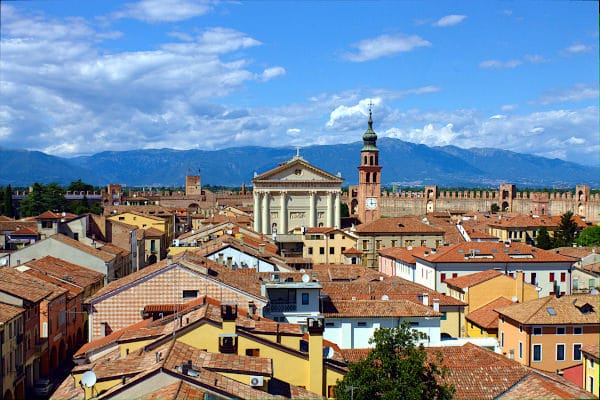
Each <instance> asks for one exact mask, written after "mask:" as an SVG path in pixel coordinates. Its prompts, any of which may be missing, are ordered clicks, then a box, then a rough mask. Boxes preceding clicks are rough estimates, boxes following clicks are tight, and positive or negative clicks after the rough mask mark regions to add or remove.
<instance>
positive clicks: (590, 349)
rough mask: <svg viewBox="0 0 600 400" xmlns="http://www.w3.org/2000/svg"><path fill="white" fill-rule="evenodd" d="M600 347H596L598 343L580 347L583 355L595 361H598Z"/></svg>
mask: <svg viewBox="0 0 600 400" xmlns="http://www.w3.org/2000/svg"><path fill="white" fill-rule="evenodd" d="M599 350H600V345H598V343H596V344H586V345H583V346H582V347H581V351H582V352H583V353H586V354H588V355H589V356H591V357H593V358H595V359H596V360H598V358H599V357H600V351H599Z"/></svg>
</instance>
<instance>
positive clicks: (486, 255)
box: [416, 242, 573, 264]
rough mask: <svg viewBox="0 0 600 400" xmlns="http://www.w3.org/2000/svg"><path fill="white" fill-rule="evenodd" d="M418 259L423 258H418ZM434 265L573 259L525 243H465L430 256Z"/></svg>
mask: <svg viewBox="0 0 600 400" xmlns="http://www.w3.org/2000/svg"><path fill="white" fill-rule="evenodd" d="M416 257H418V258H423V257H420V256H416ZM427 261H428V262H432V263H498V262H502V263H518V264H522V263H538V262H568V263H572V262H573V259H572V258H571V257H567V256H563V255H561V254H556V253H554V252H552V251H548V250H542V249H539V248H537V247H533V246H529V245H527V244H524V243H518V242H510V243H509V244H505V243H502V242H465V243H459V244H456V245H454V246H449V247H446V248H445V250H444V251H439V252H438V253H437V254H434V255H430V256H429V258H428V259H427Z"/></svg>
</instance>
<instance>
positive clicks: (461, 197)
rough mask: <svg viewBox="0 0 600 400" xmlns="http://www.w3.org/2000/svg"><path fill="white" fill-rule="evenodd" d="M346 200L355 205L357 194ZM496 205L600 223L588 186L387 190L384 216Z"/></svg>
mask: <svg viewBox="0 0 600 400" xmlns="http://www.w3.org/2000/svg"><path fill="white" fill-rule="evenodd" d="M349 193H350V194H349V195H348V194H346V195H345V196H344V197H343V199H342V200H343V201H344V202H345V203H346V204H348V206H349V207H350V204H352V201H353V200H355V199H354V197H353V191H352V190H350V191H349ZM492 204H496V205H498V207H500V209H501V210H505V211H509V212H514V213H520V214H536V215H550V216H552V215H562V214H564V213H565V212H567V211H572V212H573V213H574V214H576V215H580V216H582V217H584V218H585V219H586V221H588V222H591V223H598V222H600V194H597V193H596V194H590V188H589V186H587V185H578V186H577V187H576V189H575V191H574V192H563V193H559V192H555V193H548V192H518V191H517V188H516V186H515V185H511V184H506V185H501V186H500V188H499V190H464V191H451V190H439V189H438V187H437V186H427V187H425V189H424V190H423V191H401V192H387V191H384V192H383V193H382V196H381V215H382V216H386V217H399V216H403V215H421V214H425V213H430V212H443V211H463V212H477V211H480V212H485V211H489V210H490V209H491V207H492Z"/></svg>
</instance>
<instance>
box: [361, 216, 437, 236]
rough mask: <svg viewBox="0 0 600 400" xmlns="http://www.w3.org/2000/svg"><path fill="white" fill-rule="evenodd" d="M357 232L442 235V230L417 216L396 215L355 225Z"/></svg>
mask: <svg viewBox="0 0 600 400" xmlns="http://www.w3.org/2000/svg"><path fill="white" fill-rule="evenodd" d="M356 233H357V234H373V233H398V234H400V233H402V234H405V235H406V234H409V233H417V234H423V233H428V234H436V235H443V234H444V231H443V230H442V229H439V228H434V227H432V226H430V225H427V224H425V223H423V222H421V221H419V220H418V219H417V218H412V217H398V218H380V219H377V220H375V221H373V222H369V223H366V224H361V225H358V226H357V227H356Z"/></svg>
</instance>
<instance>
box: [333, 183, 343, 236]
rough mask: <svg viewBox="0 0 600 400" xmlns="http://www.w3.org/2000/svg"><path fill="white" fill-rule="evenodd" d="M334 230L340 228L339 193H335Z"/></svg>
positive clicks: (340, 209)
mask: <svg viewBox="0 0 600 400" xmlns="http://www.w3.org/2000/svg"><path fill="white" fill-rule="evenodd" d="M333 226H334V227H335V228H340V227H341V226H342V203H341V200H340V192H335V220H334V221H333Z"/></svg>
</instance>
